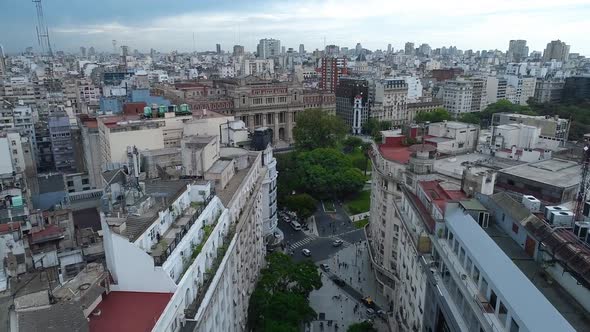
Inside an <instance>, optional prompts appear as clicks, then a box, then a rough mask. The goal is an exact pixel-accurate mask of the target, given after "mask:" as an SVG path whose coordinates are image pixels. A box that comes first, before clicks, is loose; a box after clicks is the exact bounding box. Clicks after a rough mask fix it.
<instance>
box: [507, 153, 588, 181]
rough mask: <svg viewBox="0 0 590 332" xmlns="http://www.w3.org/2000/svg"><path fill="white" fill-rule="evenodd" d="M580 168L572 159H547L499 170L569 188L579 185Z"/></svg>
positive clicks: (530, 179)
mask: <svg viewBox="0 0 590 332" xmlns="http://www.w3.org/2000/svg"><path fill="white" fill-rule="evenodd" d="M580 168H581V166H580V165H579V164H578V163H576V162H573V161H568V160H562V159H549V160H543V161H539V162H536V163H530V164H524V165H518V166H513V167H510V168H506V169H503V170H500V171H499V172H500V174H502V173H503V174H508V175H512V176H515V177H520V178H523V179H527V180H529V181H534V182H540V183H543V184H547V185H550V186H554V187H558V188H569V187H573V186H577V185H579V183H580Z"/></svg>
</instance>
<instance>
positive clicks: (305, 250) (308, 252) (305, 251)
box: [301, 249, 311, 257]
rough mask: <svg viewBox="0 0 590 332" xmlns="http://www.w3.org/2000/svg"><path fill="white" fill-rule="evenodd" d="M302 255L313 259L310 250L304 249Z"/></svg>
mask: <svg viewBox="0 0 590 332" xmlns="http://www.w3.org/2000/svg"><path fill="white" fill-rule="evenodd" d="M301 253H302V254H303V256H306V257H311V251H309V249H302V250H301Z"/></svg>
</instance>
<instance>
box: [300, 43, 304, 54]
mask: <svg viewBox="0 0 590 332" xmlns="http://www.w3.org/2000/svg"><path fill="white" fill-rule="evenodd" d="M299 54H305V46H304V45H303V44H299Z"/></svg>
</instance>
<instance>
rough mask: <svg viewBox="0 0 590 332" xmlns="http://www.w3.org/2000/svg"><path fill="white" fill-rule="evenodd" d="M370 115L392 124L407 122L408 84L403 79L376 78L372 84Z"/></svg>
mask: <svg viewBox="0 0 590 332" xmlns="http://www.w3.org/2000/svg"><path fill="white" fill-rule="evenodd" d="M371 88H372V90H373V91H371V92H372V94H373V101H372V102H373V105H372V106H371V117H372V118H376V119H378V120H379V121H390V122H391V123H392V124H393V125H401V124H404V123H407V122H408V109H407V101H408V85H407V84H406V82H405V80H403V79H386V80H376V81H374V82H373V84H372V87H371Z"/></svg>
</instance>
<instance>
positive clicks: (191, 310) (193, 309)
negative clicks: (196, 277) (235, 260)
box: [181, 225, 236, 318]
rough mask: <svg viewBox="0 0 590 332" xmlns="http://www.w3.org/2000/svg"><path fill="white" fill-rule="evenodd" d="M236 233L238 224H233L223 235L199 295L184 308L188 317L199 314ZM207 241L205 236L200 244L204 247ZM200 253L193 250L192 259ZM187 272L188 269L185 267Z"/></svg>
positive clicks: (204, 276) (205, 274)
mask: <svg viewBox="0 0 590 332" xmlns="http://www.w3.org/2000/svg"><path fill="white" fill-rule="evenodd" d="M212 230H213V228H212ZM235 234H236V226H235V225H232V226H230V228H229V231H228V232H227V234H226V235H225V236H224V237H223V243H222V244H221V245H220V246H219V247H218V248H217V250H216V256H215V258H214V259H213V263H212V264H211V267H210V268H209V269H207V271H205V273H204V274H203V283H202V285H200V286H199V290H198V292H197V295H196V297H195V299H194V301H193V302H192V303H191V304H190V305H188V307H187V308H186V309H185V310H184V314H185V316H186V317H189V318H194V317H195V315H196V314H197V311H198V310H199V307H200V306H201V303H202V302H203V300H204V299H205V295H206V294H207V291H208V289H209V286H211V283H212V282H213V277H215V275H216V274H217V270H218V269H219V266H220V265H221V261H222V260H223V257H224V256H225V253H226V252H227V249H228V248H229V244H230V242H231V240H232V239H233V237H234V235H235ZM206 241H207V238H204V239H203V241H202V242H201V245H200V246H201V248H202V245H204V244H205V242H206ZM197 247H198V246H197ZM199 253H200V251H198V252H196V255H195V252H194V251H193V256H192V261H194V259H195V258H197V256H198V254H199ZM192 261H191V262H190V263H189V264H188V266H187V268H188V267H190V266H191V265H192ZM185 272H186V269H185ZM181 279H182V277H181Z"/></svg>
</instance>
